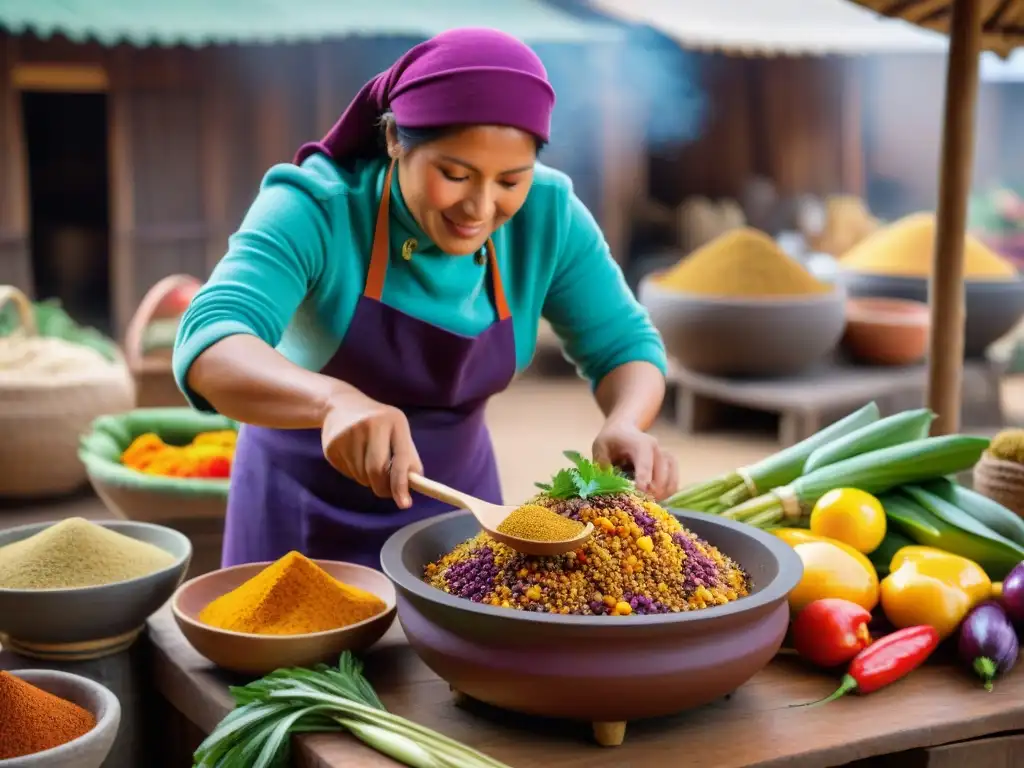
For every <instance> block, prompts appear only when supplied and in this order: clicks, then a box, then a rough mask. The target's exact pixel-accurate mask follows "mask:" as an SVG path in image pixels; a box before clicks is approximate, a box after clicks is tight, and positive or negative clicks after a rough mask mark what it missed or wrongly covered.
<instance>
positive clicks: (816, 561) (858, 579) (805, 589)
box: [789, 541, 878, 612]
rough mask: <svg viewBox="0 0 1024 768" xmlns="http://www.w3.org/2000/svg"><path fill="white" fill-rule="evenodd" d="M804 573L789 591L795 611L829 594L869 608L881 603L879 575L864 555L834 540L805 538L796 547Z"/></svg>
mask: <svg viewBox="0 0 1024 768" xmlns="http://www.w3.org/2000/svg"><path fill="white" fill-rule="evenodd" d="M793 551H794V552H796V553H797V555H799V556H800V559H801V560H802V561H803V564H804V575H803V578H801V579H800V583H799V584H797V585H796V589H794V590H793V591H792V592H790V593H789V605H790V608H792V609H793V611H794V612H797V611H800V610H802V609H803V608H804V607H805V606H807V605H809V604H810V603H813V602H814V601H815V600H820V599H822V598H825V597H838V598H842V599H844V600H849V601H850V602H851V603H856V604H857V605H859V606H861V607H862V608H864V609H865V610H868V611H870V610H872V609H874V607H875V606H876V605H877V604H878V574H877V573H876V572H875V569H874V566H872V565H871V561H870V560H868V559H867V558H866V557H864V555H862V554H860V553H859V552H856V551H855V550H852V549H851V548H850V547H848V546H844V545H842V544H840V543H839V542H834V541H805V542H803V543H801V544H797V545H796V546H795V547H793Z"/></svg>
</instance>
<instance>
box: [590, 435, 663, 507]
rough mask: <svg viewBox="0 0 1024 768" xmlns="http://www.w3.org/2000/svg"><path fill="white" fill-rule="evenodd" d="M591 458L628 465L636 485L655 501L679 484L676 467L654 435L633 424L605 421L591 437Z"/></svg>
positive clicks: (606, 462) (600, 461) (602, 462)
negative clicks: (594, 436) (595, 434)
mask: <svg viewBox="0 0 1024 768" xmlns="http://www.w3.org/2000/svg"><path fill="white" fill-rule="evenodd" d="M593 455H594V461H596V462H598V463H600V464H611V465H613V466H617V467H626V466H628V467H630V468H631V469H632V471H633V480H634V482H635V483H636V487H637V488H638V489H639V490H641V491H644V492H645V493H649V494H650V495H651V496H653V497H654V498H655V499H658V500H659V501H660V500H661V499H665V498H668V497H669V496H670V495H671V494H672V493H674V492H675V491H676V490H677V487H678V485H679V466H678V464H677V463H676V458H675V456H673V455H672V454H670V453H668V452H667V451H665V450H663V449H662V447H661V445H659V444H658V440H657V438H655V437H652V436H651V435H649V434H647V433H646V432H644V431H642V430H641V429H639V428H638V427H637V426H636V425H634V424H630V423H628V422H623V421H607V422H605V425H604V427H603V428H602V429H601V431H600V432H599V433H598V435H597V438H596V439H595V440H594V447H593Z"/></svg>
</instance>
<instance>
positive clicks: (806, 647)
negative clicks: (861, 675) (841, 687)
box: [791, 597, 871, 667]
mask: <svg viewBox="0 0 1024 768" xmlns="http://www.w3.org/2000/svg"><path fill="white" fill-rule="evenodd" d="M870 621H871V612H870V611H866V610H864V608H862V607H861V606H859V605H857V604H856V603H852V602H850V601H849V600H841V599H839V598H833V597H829V598H823V599H821V600H815V601H814V602H813V603H811V604H810V605H808V606H807V607H806V608H804V609H803V610H802V611H800V613H799V614H797V617H796V619H794V621H793V626H792V628H791V637H792V640H793V647H794V648H795V649H796V652H797V653H798V654H799V655H800V656H801V657H802V658H804V659H807V661H809V662H811V663H812V664H817V665H818V666H820V667H836V666H839V665H840V664H845V663H846V662H848V661H849V660H850V659H852V658H853V657H854V656H856V655H857V654H858V653H860V652H861V651H862V650H864V649H865V648H867V647H868V646H869V645H870V644H871V633H870V632H869V631H868V624H869V623H870Z"/></svg>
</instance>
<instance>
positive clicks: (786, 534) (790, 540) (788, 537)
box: [772, 528, 878, 576]
mask: <svg viewBox="0 0 1024 768" xmlns="http://www.w3.org/2000/svg"><path fill="white" fill-rule="evenodd" d="M772 533H774V534H775V535H776V536H778V537H779V538H780V539H782V540H783V541H784V542H786V543H787V544H789V546H791V547H795V546H796V545H797V544H806V543H807V542H808V541H827V542H828V543H829V544H834V545H835V546H837V547H839V548H840V549H841V550H843V551H844V552H846V553H847V554H849V555H850V557H852V558H853V559H854V560H856V561H857V562H859V563H860V564H861V565H862V566H864V569H865V570H867V571H871V572H872V573H874V574H876V576H877V574H878V572H877V571H876V570H875V564H874V563H872V562H871V561H870V560H869V559H868V557H867V555H865V554H864V553H863V552H858V551H857V550H856V549H854V548H853V547H851V546H850V545H849V544H847V543H846V542H844V541H838V540H836V539H830V538H828V537H827V536H818V535H816V534H813V533H811V532H810V531H808V530H807V529H806V528H776V529H775V530H773V531H772Z"/></svg>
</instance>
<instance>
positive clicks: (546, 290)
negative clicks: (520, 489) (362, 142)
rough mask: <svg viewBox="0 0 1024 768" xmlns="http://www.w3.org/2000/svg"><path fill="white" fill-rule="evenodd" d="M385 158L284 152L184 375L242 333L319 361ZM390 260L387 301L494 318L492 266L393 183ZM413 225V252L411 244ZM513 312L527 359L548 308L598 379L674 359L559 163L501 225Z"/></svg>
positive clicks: (460, 316) (472, 325) (520, 361)
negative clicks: (424, 224) (442, 231)
mask: <svg viewBox="0 0 1024 768" xmlns="http://www.w3.org/2000/svg"><path fill="white" fill-rule="evenodd" d="M386 170H387V160H386V158H381V159H374V160H366V161H361V162H359V163H358V164H356V165H355V166H354V167H353V168H352V169H343V168H340V167H339V166H338V165H336V164H335V163H334V162H333V161H332V160H330V159H328V158H327V157H325V156H323V155H319V154H318V155H313V156H312V157H310V158H309V159H307V160H306V161H305V162H304V163H303V164H302V166H301V167H300V166H295V165H290V164H283V165H278V166H275V167H273V168H271V169H270V171H269V172H268V173H267V175H266V176H265V177H264V179H263V184H262V185H261V187H260V192H259V195H258V196H257V197H256V200H255V201H254V202H253V204H252V207H251V208H250V209H249V212H248V213H247V215H246V216H245V219H244V221H243V222H242V225H241V227H240V229H239V230H238V232H237V233H235V234H234V235H233V236H232V237H231V239H230V241H229V246H228V252H227V254H226V255H225V256H224V258H223V259H221V261H220V263H218V264H217V266H216V268H215V269H214V270H213V273H212V275H211V276H210V279H209V281H207V283H206V284H205V285H204V286H203V288H202V289H201V290H200V291H199V293H198V294H197V295H196V297H195V299H194V300H193V301H192V304H191V306H190V307H189V308H188V310H187V311H186V313H185V315H184V316H183V317H182V320H181V324H180V326H179V330H178V337H177V340H176V342H175V348H174V375H175V378H176V379H177V381H178V385H179V386H180V387H181V388H182V391H183V392H185V394H186V396H187V397H188V398H189V400H190V402H191V403H192V404H193V405H194V406H195V407H197V408H199V409H201V410H211V408H210V406H209V404H208V403H206V402H205V401H204V400H203V399H202V398H200V397H198V396H197V395H196V394H195V393H193V392H190V391H189V389H188V387H187V386H186V383H185V381H186V376H187V373H188V370H189V367H190V366H191V365H192V362H193V361H194V360H195V359H196V357H198V356H199V355H200V354H201V353H202V352H203V351H204V350H205V349H207V348H208V347H210V346H211V345H212V344H214V343H216V342H217V341H219V340H221V339H223V338H225V337H227V336H231V335H234V334H239V333H245V334H251V335H254V336H257V337H259V338H260V339H262V340H263V341H265V342H267V343H268V344H270V345H271V346H274V347H276V348H277V350H278V351H279V352H280V353H281V354H283V355H284V356H285V357H287V358H288V359H289V360H291V361H292V362H294V363H296V364H298V365H300V366H302V367H303V368H306V369H308V370H311V371H319V370H320V369H322V368H323V367H324V365H325V364H326V363H327V362H328V361H329V360H330V359H331V357H332V356H333V355H334V353H335V352H336V351H337V349H338V346H339V344H340V343H341V341H342V339H343V338H344V337H345V332H346V331H347V329H348V326H349V323H350V321H351V319H352V315H353V313H354V311H355V307H356V302H357V301H358V300H359V297H360V296H361V295H362V293H363V288H364V286H365V284H366V272H367V269H368V267H369V260H370V245H371V242H372V240H373V226H374V220H375V218H376V213H377V203H378V201H379V200H380V193H381V189H382V188H383V185H384V174H385V171H386ZM391 194H392V205H391V236H390V239H391V262H390V264H389V266H388V273H387V278H386V280H385V282H384V294H383V297H382V301H383V302H384V303H385V304H387V305H389V306H393V307H398V308H400V309H401V310H402V311H403V312H405V313H406V314H409V315H412V316H415V317H417V318H420V319H421V320H425V321H427V322H429V323H432V324H434V325H437V326H440V327H442V328H446V329H448V330H450V331H453V332H455V333H459V334H463V335H468V336H475V335H477V334H479V333H480V332H481V331H483V330H484V329H485V328H487V327H488V326H489V325H490V324H491V323H493V322H494V321H495V319H496V312H495V309H494V305H493V301H492V300H491V295H490V290H489V288H490V283H489V280H490V278H489V276H488V270H487V268H486V266H481V265H480V264H478V263H477V260H476V259H473V258H464V257H462V258H460V257H452V256H447V255H445V254H444V253H442V252H441V251H440V250H439V249H438V248H437V247H436V246H434V245H433V244H432V243H430V241H429V240H428V239H427V237H426V236H425V235H424V234H423V231H422V230H421V229H420V228H419V226H418V225H417V224H416V221H415V219H414V218H413V217H412V215H411V214H410V212H409V209H408V208H407V207H406V206H405V203H404V202H403V200H402V195H401V191H400V189H399V185H398V175H397V174H395V177H394V180H393V182H392V193H391ZM409 238H415V239H416V240H417V241H418V243H419V245H418V248H417V249H416V251H415V253H414V255H413V258H412V259H411V260H409V261H406V260H405V259H403V258H402V256H401V249H402V244H403V243H405V242H406V241H407V240H408V239H409ZM494 245H495V249H496V251H497V258H498V264H499V266H500V268H501V275H502V282H503V284H504V287H505V293H506V296H507V299H508V304H509V308H510V309H511V312H512V323H513V327H514V330H515V341H516V369H517V371H522V370H523V369H524V368H526V366H527V365H529V363H530V361H531V360H532V358H533V355H534V351H535V348H536V342H537V329H538V322H539V320H540V318H541V317H542V316H543V317H545V318H547V319H548V321H549V322H550V323H551V325H552V327H553V328H554V330H555V332H556V333H557V334H558V336H559V337H560V338H561V340H562V342H563V345H564V348H565V352H566V354H567V356H568V357H569V358H570V359H571V360H572V361H573V362H574V363H575V364H576V366H577V369H578V370H579V372H580V374H581V375H582V376H584V377H585V378H587V379H589V380H590V382H591V383H592V385H594V386H596V384H597V383H598V382H599V381H600V380H601V378H602V377H603V376H605V375H606V374H607V373H609V372H610V371H612V370H613V369H614V368H616V367H618V366H620V365H622V364H623V363H628V362H631V361H639V360H643V361H647V362H650V363H653V364H654V365H655V366H657V367H658V368H660V369H661V370H662V371H663V372H664V370H665V367H666V365H665V350H664V347H663V345H662V342H661V338H660V336H659V335H658V333H657V331H656V330H655V329H654V328H653V326H652V325H651V323H650V320H649V318H648V315H647V312H646V311H645V310H644V309H643V307H641V306H640V305H639V304H638V303H637V301H636V300H635V299H634V297H633V294H632V293H631V292H630V290H629V288H628V286H627V285H626V283H625V280H624V279H623V276H622V271H621V270H620V269H619V266H618V265H617V264H616V263H615V261H614V260H613V259H612V257H611V254H610V253H609V250H608V245H607V243H605V241H604V237H603V236H602V234H601V231H600V229H599V228H598V225H597V222H596V221H595V220H594V218H593V216H591V214H590V212H589V211H588V210H587V209H586V207H585V206H584V205H583V203H581V202H580V200H579V199H578V198H577V197H576V195H575V194H574V193H573V191H572V183H571V182H570V181H569V179H568V178H567V177H566V176H565V175H564V174H562V173H560V172H558V171H555V170H553V169H551V168H548V167H546V166H543V165H540V164H538V165H537V169H536V173H535V175H534V182H533V186H532V188H531V189H530V193H529V195H528V197H527V199H526V203H525V204H524V205H523V207H522V208H521V209H520V210H519V212H518V213H517V214H516V215H515V216H514V217H512V219H511V220H510V221H508V222H507V223H506V224H505V225H503V226H502V227H501V228H500V229H499V230H498V231H497V232H495V234H494Z"/></svg>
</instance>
